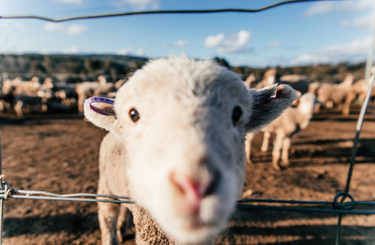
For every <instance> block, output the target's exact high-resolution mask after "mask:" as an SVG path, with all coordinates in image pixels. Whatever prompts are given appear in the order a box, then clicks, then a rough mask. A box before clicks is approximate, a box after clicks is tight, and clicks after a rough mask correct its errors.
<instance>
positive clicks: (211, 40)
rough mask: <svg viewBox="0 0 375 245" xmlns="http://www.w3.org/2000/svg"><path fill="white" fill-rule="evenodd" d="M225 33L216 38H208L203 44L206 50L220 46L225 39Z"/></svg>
mask: <svg viewBox="0 0 375 245" xmlns="http://www.w3.org/2000/svg"><path fill="white" fill-rule="evenodd" d="M224 37H225V35H224V33H220V34H217V35H216V36H208V37H207V38H206V39H205V40H204V43H203V46H204V47H206V48H210V47H216V46H218V45H219V44H220V43H221V42H222V41H223V39H224Z"/></svg>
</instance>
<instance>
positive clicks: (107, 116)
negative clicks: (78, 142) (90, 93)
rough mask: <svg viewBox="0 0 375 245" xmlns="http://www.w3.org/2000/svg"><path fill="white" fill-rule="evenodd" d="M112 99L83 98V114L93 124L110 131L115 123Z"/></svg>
mask: <svg viewBox="0 0 375 245" xmlns="http://www.w3.org/2000/svg"><path fill="white" fill-rule="evenodd" d="M113 104H114V100H111V99H107V98H102V97H91V98H88V99H87V100H85V104H84V107H83V108H84V114H85V117H86V118H87V120H88V121H90V122H92V123H93V124H94V125H95V126H97V127H99V128H103V129H105V130H107V131H110V130H111V129H112V128H113V126H114V125H115V123H116V113H115V110H114V107H113Z"/></svg>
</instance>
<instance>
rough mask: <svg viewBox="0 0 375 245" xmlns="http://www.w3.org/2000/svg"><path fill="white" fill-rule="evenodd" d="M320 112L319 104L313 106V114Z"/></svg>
mask: <svg viewBox="0 0 375 245" xmlns="http://www.w3.org/2000/svg"><path fill="white" fill-rule="evenodd" d="M319 111H320V104H319V103H316V104H315V113H318V112H319Z"/></svg>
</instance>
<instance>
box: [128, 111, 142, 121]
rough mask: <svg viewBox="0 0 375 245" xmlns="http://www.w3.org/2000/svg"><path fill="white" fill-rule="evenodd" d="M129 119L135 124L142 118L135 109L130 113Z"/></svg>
mask: <svg viewBox="0 0 375 245" xmlns="http://www.w3.org/2000/svg"><path fill="white" fill-rule="evenodd" d="M129 117H130V118H131V119H132V121H133V122H137V121H138V120H139V119H140V118H141V116H140V115H139V113H138V111H137V110H136V109H134V108H133V109H131V110H130V111H129Z"/></svg>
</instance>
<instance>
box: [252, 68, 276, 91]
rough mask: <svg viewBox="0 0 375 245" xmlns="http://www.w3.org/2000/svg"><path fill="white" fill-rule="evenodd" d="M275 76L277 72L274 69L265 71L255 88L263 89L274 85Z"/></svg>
mask: <svg viewBox="0 0 375 245" xmlns="http://www.w3.org/2000/svg"><path fill="white" fill-rule="evenodd" d="M276 76H277V71H276V69H269V70H267V71H266V72H265V73H264V75H263V80H262V81H260V82H259V83H258V84H257V85H256V86H255V88H258V89H259V88H264V87H267V86H269V85H272V84H275V81H276Z"/></svg>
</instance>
